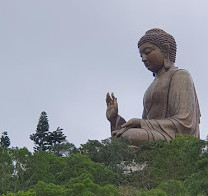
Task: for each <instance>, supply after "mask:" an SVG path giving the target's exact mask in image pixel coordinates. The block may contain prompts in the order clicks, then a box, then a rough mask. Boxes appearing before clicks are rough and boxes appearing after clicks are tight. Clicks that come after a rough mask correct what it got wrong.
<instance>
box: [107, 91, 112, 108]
mask: <svg viewBox="0 0 208 196" xmlns="http://www.w3.org/2000/svg"><path fill="white" fill-rule="evenodd" d="M110 102H111V97H110V94H109V92H108V93H107V95H106V103H107V106H108V105H109V104H110Z"/></svg>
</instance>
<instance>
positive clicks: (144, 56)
mask: <svg viewBox="0 0 208 196" xmlns="http://www.w3.org/2000/svg"><path fill="white" fill-rule="evenodd" d="M145 61H147V58H146V55H145V54H142V62H145Z"/></svg>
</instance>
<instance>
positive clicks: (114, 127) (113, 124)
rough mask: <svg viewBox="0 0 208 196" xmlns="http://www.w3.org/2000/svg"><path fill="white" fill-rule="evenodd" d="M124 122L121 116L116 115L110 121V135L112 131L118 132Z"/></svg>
mask: <svg viewBox="0 0 208 196" xmlns="http://www.w3.org/2000/svg"><path fill="white" fill-rule="evenodd" d="M125 122H126V121H125V119H124V118H122V117H121V116H119V115H117V117H116V118H115V119H114V120H113V121H111V122H110V123H111V133H112V132H113V131H116V130H120V129H121V125H122V124H124V123H125Z"/></svg>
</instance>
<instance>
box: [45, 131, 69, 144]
mask: <svg viewBox="0 0 208 196" xmlns="http://www.w3.org/2000/svg"><path fill="white" fill-rule="evenodd" d="M62 131H63V129H61V128H60V127H58V128H57V129H56V131H53V132H50V133H49V135H48V144H49V145H50V146H54V145H56V144H60V143H62V142H65V141H66V136H65V135H64V134H63V132H62Z"/></svg>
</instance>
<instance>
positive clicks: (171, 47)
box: [138, 29, 176, 73]
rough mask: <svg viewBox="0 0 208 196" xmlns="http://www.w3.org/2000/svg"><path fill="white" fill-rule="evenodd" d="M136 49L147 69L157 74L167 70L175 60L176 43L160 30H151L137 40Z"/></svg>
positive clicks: (171, 37)
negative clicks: (164, 69) (163, 69)
mask: <svg viewBox="0 0 208 196" xmlns="http://www.w3.org/2000/svg"><path fill="white" fill-rule="evenodd" d="M138 48H139V51H140V54H141V57H142V61H143V62H144V64H145V66H146V67H147V69H149V70H150V71H152V72H153V73H157V72H158V71H160V70H161V69H162V68H163V67H165V68H166V69H169V68H170V67H171V66H172V65H173V64H174V63H175V59H176V42H175V39H174V37H173V36H172V35H170V34H168V33H166V32H165V31H163V30H161V29H151V30H149V31H147V32H146V33H145V35H144V36H143V37H142V38H141V39H140V40H139V42H138Z"/></svg>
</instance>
